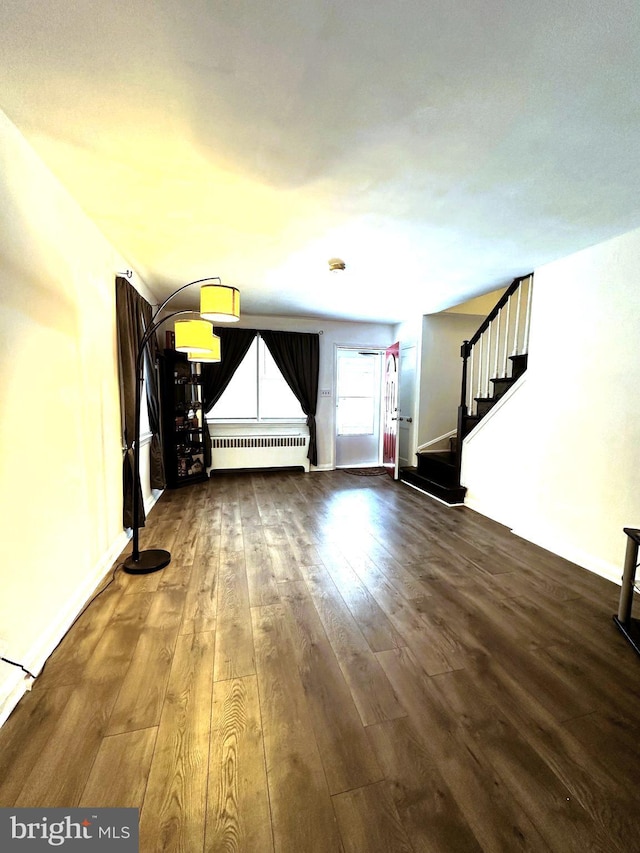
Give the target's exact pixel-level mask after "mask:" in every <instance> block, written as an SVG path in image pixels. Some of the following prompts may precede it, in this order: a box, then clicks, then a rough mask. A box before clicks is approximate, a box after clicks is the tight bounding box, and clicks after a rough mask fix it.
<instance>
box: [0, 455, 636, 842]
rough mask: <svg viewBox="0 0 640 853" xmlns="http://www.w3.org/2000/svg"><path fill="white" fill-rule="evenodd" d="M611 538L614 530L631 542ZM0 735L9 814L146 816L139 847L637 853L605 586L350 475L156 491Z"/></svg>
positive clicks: (631, 759)
mask: <svg viewBox="0 0 640 853" xmlns="http://www.w3.org/2000/svg"><path fill="white" fill-rule="evenodd" d="M621 536H622V531H621ZM141 540H142V546H143V547H145V546H147V547H165V548H169V549H170V550H171V551H172V555H173V559H172V562H171V564H170V565H169V566H168V567H167V568H166V569H165V570H163V571H161V572H157V573H155V574H152V575H147V576H138V577H136V576H131V575H125V574H123V573H122V572H121V571H120V570H118V571H117V572H116V577H115V581H114V582H113V583H112V584H111V585H110V586H109V587H108V588H107V589H106V591H105V592H104V593H103V594H102V595H100V596H99V597H98V598H97V599H96V600H95V601H94V602H93V604H91V606H90V607H89V609H88V610H87V612H86V613H85V614H83V616H82V617H81V618H80V619H79V620H78V622H77V623H76V624H75V625H74V626H73V627H72V629H71V631H70V632H69V633H68V635H67V636H66V637H65V639H64V640H63V642H62V643H61V644H60V646H59V647H58V649H57V650H56V651H55V652H54V653H53V655H52V656H51V658H50V659H49V661H48V663H47V665H46V667H45V669H44V671H43V672H42V674H41V675H40V677H39V678H38V679H37V680H36V682H35V684H34V687H33V690H32V692H31V693H29V694H27V695H26V696H25V697H24V698H23V700H22V701H21V703H20V705H19V706H18V707H17V708H16V710H15V711H14V713H13V714H12V715H11V717H10V718H9V720H8V721H7V722H6V724H5V725H4V726H3V728H2V729H1V730H0V806H13V805H15V806H66V807H71V806H78V805H83V806H95V807H99V806H129V807H136V808H139V809H140V831H141V845H140V849H141V851H143V853H156V851H158V853H159V851H163V853H172V852H173V851H181V853H218V851H221V853H222V851H225V853H233V851H244V853H341V851H343V852H344V853H396V852H397V853H405V852H406V853H418V851H428V853H477V852H478V851H487V853H517V851H535V853H550V852H551V853H573V851H576V853H578V851H579V853H585V851H601V853H629V851H632V850H640V810H639V809H638V802H639V801H640V787H639V785H640V771H639V770H638V749H639V747H640V659H638V657H637V656H636V655H635V654H634V652H633V650H632V649H631V647H630V646H628V645H627V643H626V642H625V641H624V639H623V638H622V636H621V635H620V634H619V632H618V631H617V630H616V628H615V626H614V624H613V622H612V619H611V617H612V614H613V613H614V612H615V611H616V609H617V601H618V594H619V588H618V587H617V586H615V585H613V584H611V583H608V582H607V581H605V580H603V579H601V578H599V577H597V576H595V575H593V574H591V573H589V572H587V571H585V570H583V569H581V568H579V567H577V566H574V565H572V564H570V563H568V562H567V561H565V560H562V559H560V558H558V557H556V556H554V555H552V554H549V553H548V552H545V551H543V550H542V549H540V548H538V547H536V546H534V545H532V544H530V543H528V542H526V541H524V540H521V539H518V538H516V537H515V536H513V535H512V534H511V533H510V532H509V531H508V530H506V529H505V528H503V527H501V526H500V525H498V524H496V523H494V522H492V521H490V520H488V519H486V518H484V517H482V516H480V515H478V514H477V513H474V512H472V511H471V510H469V509H467V508H464V507H459V508H446V507H444V506H443V505H441V504H439V503H437V502H436V501H433V500H431V499H430V498H428V497H426V496H423V495H421V494H419V493H418V492H416V491H414V490H412V489H410V488H407V487H405V486H403V485H401V484H398V483H393V482H392V481H391V480H390V479H389V478H388V477H386V476H384V477H376V476H373V477H358V476H353V475H349V474H347V473H345V472H342V471H333V472H323V473H315V474H302V473H292V472H264V473H245V474H236V475H222V476H218V477H216V478H215V479H212V480H210V481H209V482H207V483H204V484H201V485H197V486H191V487H189V488H185V489H181V490H176V491H172V492H167V493H166V494H165V495H163V497H162V498H161V500H160V501H159V502H158V504H157V505H156V507H155V508H154V510H153V511H152V513H151V514H150V517H149V519H148V523H147V527H146V528H145V529H144V531H143V532H142V536H141Z"/></svg>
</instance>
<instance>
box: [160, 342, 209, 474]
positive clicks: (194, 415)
mask: <svg viewBox="0 0 640 853" xmlns="http://www.w3.org/2000/svg"><path fill="white" fill-rule="evenodd" d="M160 366H161V377H162V443H163V448H164V465H165V475H166V478H167V486H168V488H170V489H176V488H179V487H180V486H186V485H188V484H190V483H199V482H202V481H203V480H206V479H207V469H206V467H205V461H204V434H203V418H204V413H203V410H202V377H201V374H200V365H199V364H197V363H194V362H190V361H188V360H187V357H186V355H183V354H182V353H179V352H176V351H175V350H165V351H164V354H163V356H162V358H161V359H160Z"/></svg>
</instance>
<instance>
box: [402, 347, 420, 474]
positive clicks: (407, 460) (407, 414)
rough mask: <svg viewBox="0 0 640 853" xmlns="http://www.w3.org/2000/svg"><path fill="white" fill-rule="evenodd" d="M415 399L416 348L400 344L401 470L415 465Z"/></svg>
mask: <svg viewBox="0 0 640 853" xmlns="http://www.w3.org/2000/svg"><path fill="white" fill-rule="evenodd" d="M415 397H416V346H415V344H413V345H411V346H408V347H404V346H403V345H402V344H400V381H399V388H398V445H399V448H398V462H399V465H400V467H401V468H406V467H409V466H412V465H415V464H416V460H415V453H414V428H415V423H414V421H415Z"/></svg>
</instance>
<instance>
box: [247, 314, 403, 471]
mask: <svg viewBox="0 0 640 853" xmlns="http://www.w3.org/2000/svg"><path fill="white" fill-rule="evenodd" d="M238 326H239V327H240V328H245V329H272V330H273V331H278V332H280V331H284V332H322V334H321V335H320V375H319V383H318V392H319V395H318V410H317V413H316V428H317V441H318V466H317V467H318V469H331V468H334V467H335V414H336V409H335V407H336V399H335V381H336V347H337V346H358V347H364V348H367V347H388V346H389V344H392V343H393V340H394V338H393V326H392V325H391V324H389V325H387V324H383V323H348V322H344V321H339V320H317V319H316V320H314V319H309V318H307V317H272V316H252V315H249V314H243V315H242V317H241V319H240V322H239V323H238ZM322 390H328V391H330V392H331V396H330V397H323V396H321V395H320V391H322ZM311 470H314V469H313V467H312V469H311Z"/></svg>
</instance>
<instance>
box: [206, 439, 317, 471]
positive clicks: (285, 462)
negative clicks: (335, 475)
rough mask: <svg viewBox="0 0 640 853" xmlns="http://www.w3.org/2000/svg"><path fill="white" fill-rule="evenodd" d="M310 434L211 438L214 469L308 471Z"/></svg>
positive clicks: (212, 467)
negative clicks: (287, 469) (288, 469)
mask: <svg viewBox="0 0 640 853" xmlns="http://www.w3.org/2000/svg"><path fill="white" fill-rule="evenodd" d="M308 450H309V436H308V435H230V436H213V437H212V439H211V470H213V471H220V470H230V469H234V468H304V470H305V471H308V470H309V460H308V459H307V452H308Z"/></svg>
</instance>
